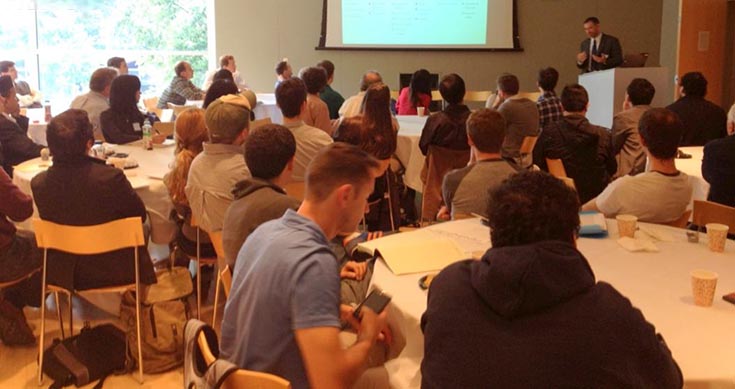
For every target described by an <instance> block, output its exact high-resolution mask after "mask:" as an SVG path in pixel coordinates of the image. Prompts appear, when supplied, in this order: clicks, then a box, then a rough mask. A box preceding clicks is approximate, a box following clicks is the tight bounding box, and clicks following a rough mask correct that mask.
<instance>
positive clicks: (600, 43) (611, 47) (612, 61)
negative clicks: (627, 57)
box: [577, 16, 623, 73]
mask: <svg viewBox="0 0 735 389" xmlns="http://www.w3.org/2000/svg"><path fill="white" fill-rule="evenodd" d="M584 32H585V33H587V36H588V37H589V38H588V39H585V40H583V41H582V44H581V45H580V46H581V47H580V52H579V54H577V67H578V68H580V69H582V73H589V72H596V71H598V70H606V69H612V68H616V67H618V66H620V65H622V63H623V49H622V47H620V41H618V38H616V37H614V36H612V35H607V34H603V33H602V32H600V19H598V18H596V17H594V16H593V17H589V18H587V19H586V20H585V21H584Z"/></svg>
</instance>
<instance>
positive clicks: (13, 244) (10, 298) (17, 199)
mask: <svg viewBox="0 0 735 389" xmlns="http://www.w3.org/2000/svg"><path fill="white" fill-rule="evenodd" d="M13 97H15V96H13ZM32 214H33V199H32V198H31V196H28V195H27V194H25V193H23V192H22V191H21V190H20V189H19V188H18V187H17V186H15V185H14V184H13V182H12V181H11V179H10V177H9V176H8V175H7V174H6V173H5V170H3V169H0V268H2V269H3V270H2V272H0V283H3V282H10V281H15V280H18V279H21V278H23V277H26V276H28V275H30V274H31V273H33V272H35V271H37V270H38V269H39V268H40V267H41V266H42V263H41V257H40V255H39V251H38V248H36V240H35V239H34V238H33V236H32V235H31V236H28V235H27V234H23V235H21V234H19V233H17V232H16V229H15V225H14V224H13V222H21V221H23V220H26V219H28V218H29V217H31V215H32ZM8 218H10V220H8ZM40 280H41V278H40V277H38V273H36V276H33V277H32V278H29V279H26V280H25V281H23V282H21V283H19V284H16V285H14V286H11V287H9V288H5V289H3V290H2V293H0V340H2V342H3V344H5V345H6V346H13V345H22V344H33V342H35V337H34V336H33V330H31V328H30V327H29V326H28V323H27V322H26V318H25V315H23V307H24V306H26V305H31V306H34V307H37V306H39V305H40V304H39V303H40V301H41V293H40V291H41V283H40Z"/></svg>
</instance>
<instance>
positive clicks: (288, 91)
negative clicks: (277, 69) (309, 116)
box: [276, 77, 306, 118]
mask: <svg viewBox="0 0 735 389" xmlns="http://www.w3.org/2000/svg"><path fill="white" fill-rule="evenodd" d="M304 101H306V85H304V81H302V80H301V79H300V78H298V77H291V78H289V79H288V80H285V81H283V82H281V83H280V84H279V85H278V87H277V88H276V104H278V107H279V108H281V112H282V113H283V116H284V117H287V118H295V117H296V116H299V114H300V113H301V105H302V104H304Z"/></svg>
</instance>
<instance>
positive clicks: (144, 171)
mask: <svg viewBox="0 0 735 389" xmlns="http://www.w3.org/2000/svg"><path fill="white" fill-rule="evenodd" d="M112 147H113V148H114V150H115V151H116V152H118V153H125V154H128V156H129V157H130V158H132V159H134V160H136V161H137V162H138V167H137V168H134V169H126V170H125V176H126V177H127V178H128V181H130V184H131V185H132V186H133V188H134V189H135V191H136V192H137V193H138V195H139V196H140V198H141V199H142V200H143V203H144V204H145V206H146V208H147V209H148V213H149V215H150V216H151V238H152V240H153V241H154V242H155V243H163V242H164V241H166V239H169V237H170V236H171V234H172V233H173V232H175V228H176V226H175V225H174V224H173V223H172V222H170V221H169V220H168V215H169V214H170V213H171V210H172V209H173V204H172V203H171V199H170V197H169V195H168V190H167V188H166V185H164V184H163V176H164V175H165V174H166V173H167V172H168V171H169V170H170V167H169V165H170V163H171V162H172V161H173V152H174V148H173V147H172V146H169V147H162V146H156V147H155V148H154V149H153V150H144V149H143V147H142V143H141V141H138V142H133V143H129V144H127V145H114V146H112ZM50 164H52V161H48V162H43V161H41V159H40V158H36V159H32V160H29V161H26V162H23V163H22V164H20V165H18V166H16V167H15V170H14V172H13V183H14V184H15V185H16V186H18V188H20V190H22V191H23V192H24V193H26V194H28V195H31V196H32V195H33V193H32V191H31V180H32V179H33V177H35V176H36V174H38V173H40V172H42V171H45V170H46V169H48V166H49V165H50ZM33 208H34V209H33V216H34V217H38V210H37V209H36V206H35V204H34V205H33ZM30 220H31V219H28V220H26V221H25V222H23V223H19V226H20V227H21V228H24V229H28V230H30V229H32V228H31V222H30ZM165 243H168V242H165Z"/></svg>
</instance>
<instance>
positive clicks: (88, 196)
mask: <svg viewBox="0 0 735 389" xmlns="http://www.w3.org/2000/svg"><path fill="white" fill-rule="evenodd" d="M31 189H32V190H33V198H34V200H35V202H36V205H37V206H38V214H39V215H40V217H41V218H42V219H44V220H48V221H52V222H54V223H59V224H66V225H74V226H87V225H95V224H101V223H105V222H109V221H112V220H117V219H122V218H126V217H135V216H140V217H141V218H142V219H143V220H144V221H145V218H146V210H145V206H144V205H143V201H142V200H141V199H140V197H138V194H137V193H135V191H134V190H133V188H132V186H131V185H130V182H129V181H128V180H127V178H125V174H123V172H122V171H121V170H119V169H115V168H113V167H111V166H105V164H104V162H103V161H100V160H97V159H95V158H91V157H87V156H80V157H77V158H71V159H62V158H60V157H56V158H54V164H53V166H51V167H50V168H49V169H48V170H47V171H45V172H42V173H39V174H38V175H37V176H36V177H34V178H33V180H32V181H31ZM138 251H139V254H140V257H139V258H140V262H139V263H140V276H141V281H142V282H143V283H145V284H151V283H155V280H156V276H155V273H154V272H153V265H152V263H151V259H150V257H149V255H148V250H147V249H146V248H145V247H142V248H140V249H139V250H138ZM132 255H133V253H132V251H131V250H130V249H122V250H118V251H112V252H109V253H105V254H100V255H71V254H66V253H61V252H56V251H53V252H49V258H48V269H49V270H48V271H49V273H48V274H49V276H48V279H49V282H50V283H52V284H54V285H59V286H63V287H67V288H69V287H72V286H74V287H75V288H76V289H77V290H82V289H90V288H98V287H104V286H112V285H122V284H127V283H132V282H133V281H134V280H135V266H134V263H133V260H132Z"/></svg>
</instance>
